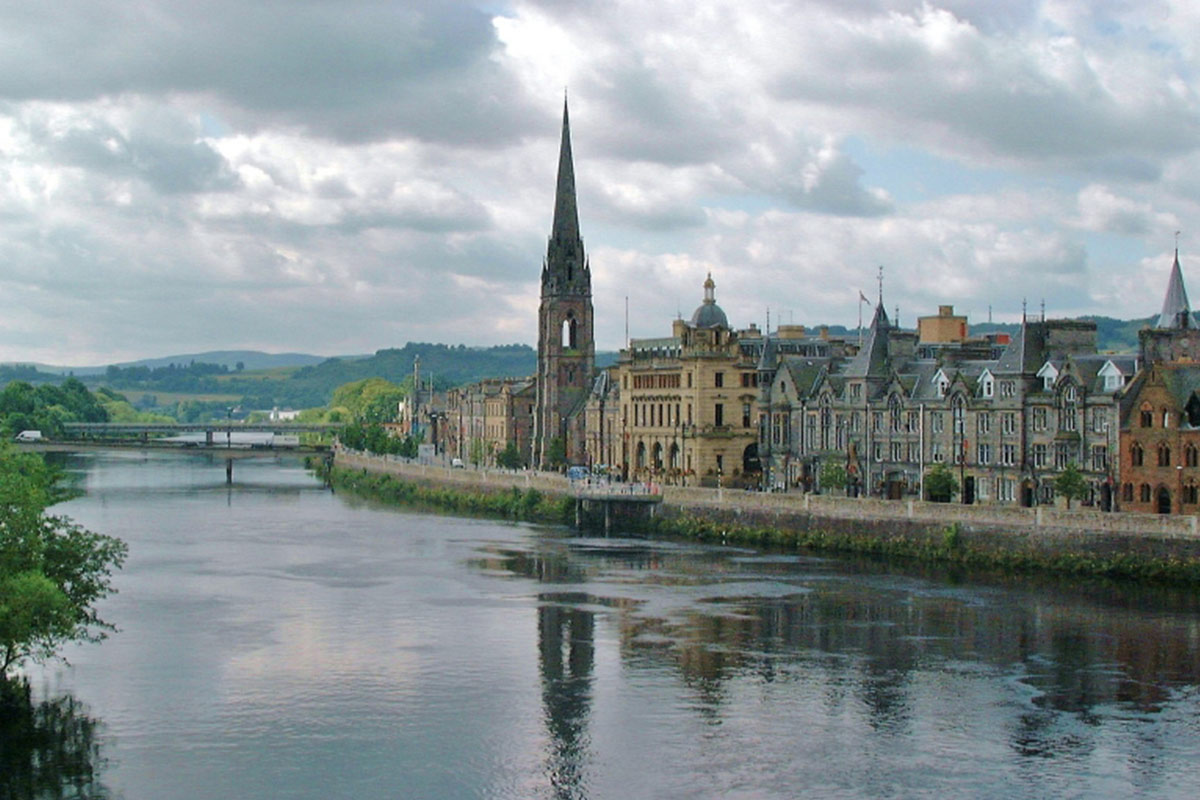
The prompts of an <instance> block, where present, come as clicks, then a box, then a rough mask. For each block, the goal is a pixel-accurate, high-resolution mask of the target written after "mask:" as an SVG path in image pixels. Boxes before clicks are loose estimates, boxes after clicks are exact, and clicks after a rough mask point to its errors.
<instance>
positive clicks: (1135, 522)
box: [335, 450, 1200, 558]
mask: <svg viewBox="0 0 1200 800" xmlns="http://www.w3.org/2000/svg"><path fill="white" fill-rule="evenodd" d="M335 458H336V464H337V466H339V467H348V468H352V469H358V468H361V469H366V470H368V471H372V472H387V473H392V474H395V475H399V476H403V477H404V478H405V479H406V480H412V481H418V482H421V483H427V484H430V485H443V486H454V487H458V488H461V489H464V490H470V491H483V492H502V491H511V489H512V487H517V488H520V489H522V490H524V489H531V488H532V489H537V490H538V491H540V492H544V493H547V494H558V495H568V494H571V493H572V490H571V486H570V484H569V482H568V481H567V480H566V478H565V477H563V476H562V475H559V474H558V473H553V472H535V471H528V470H515V471H510V470H476V469H470V468H467V469H451V468H447V467H441V466H427V465H421V464H416V463H413V462H410V461H406V460H403V459H397V458H395V457H384V456H371V455H365V454H362V453H353V452H349V451H346V450H340V451H338V452H337V454H336V457H335ZM662 492H663V504H662V507H661V509H660V510H659V513H661V514H663V515H666V516H680V515H691V516H695V517H700V518H703V519H708V520H711V521H713V522H718V523H721V522H728V523H729V524H731V525H732V524H736V525H745V526H751V527H774V528H778V529H782V530H794V531H813V530H821V531H827V532H829V533H850V534H858V535H864V534H865V535H877V536H881V537H897V536H901V537H905V538H910V539H914V540H918V541H923V540H931V539H933V538H935V537H940V536H942V535H943V532H944V531H945V530H946V528H947V526H949V525H951V524H952V523H958V526H959V529H960V531H961V536H962V537H963V540H964V541H965V542H968V543H971V544H976V545H980V546H984V547H993V548H1005V549H1011V548H1014V547H1019V548H1021V549H1023V550H1032V551H1040V552H1045V553H1050V554H1055V553H1063V552H1070V553H1083V554H1089V555H1097V556H1108V555H1112V554H1117V553H1136V554H1139V555H1143V556H1149V557H1156V558H1196V557H1200V531H1198V529H1197V518H1196V517H1195V516H1191V515H1166V514H1163V515H1159V514H1142V513H1133V512H1119V513H1104V512H1100V511H1094V510H1091V509H1087V508H1073V509H1070V510H1068V509H1062V508H1051V507H1048V506H1040V507H1037V508H1014V507H1008V506H986V505H972V506H965V505H960V504H954V503H929V502H923V501H920V500H878V499H874V498H848V497H832V496H828V495H805V494H770V493H764V492H745V491H739V490H721V489H705V488H699V487H680V486H664V487H662Z"/></svg>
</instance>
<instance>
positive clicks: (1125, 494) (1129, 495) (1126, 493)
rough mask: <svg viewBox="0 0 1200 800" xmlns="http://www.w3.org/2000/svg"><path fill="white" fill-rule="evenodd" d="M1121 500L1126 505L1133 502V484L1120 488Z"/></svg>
mask: <svg viewBox="0 0 1200 800" xmlns="http://www.w3.org/2000/svg"><path fill="white" fill-rule="evenodd" d="M1121 499H1122V500H1124V501H1125V502H1126V503H1132V502H1133V484H1132V483H1127V484H1125V485H1124V486H1123V487H1121Z"/></svg>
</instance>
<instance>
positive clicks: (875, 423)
mask: <svg viewBox="0 0 1200 800" xmlns="http://www.w3.org/2000/svg"><path fill="white" fill-rule="evenodd" d="M871 432H872V433H883V412H882V411H872V412H871Z"/></svg>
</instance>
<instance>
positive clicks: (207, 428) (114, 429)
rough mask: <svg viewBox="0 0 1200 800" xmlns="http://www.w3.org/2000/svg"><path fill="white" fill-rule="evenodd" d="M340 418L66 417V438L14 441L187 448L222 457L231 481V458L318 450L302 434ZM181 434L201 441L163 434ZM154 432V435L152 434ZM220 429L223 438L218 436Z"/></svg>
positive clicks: (331, 428)
mask: <svg viewBox="0 0 1200 800" xmlns="http://www.w3.org/2000/svg"><path fill="white" fill-rule="evenodd" d="M341 427H342V424H341V423H297V422H233V421H231V420H226V421H223V422H222V421H213V420H209V421H207V422H151V423H146V422H141V423H136V422H66V423H63V428H64V432H65V433H66V435H67V436H68V437H70V438H69V440H63V441H53V440H47V439H42V440H39V441H37V442H29V443H18V444H17V446H18V447H20V448H22V449H29V450H39V451H43V452H50V451H79V450H108V449H129V448H136V449H139V450H145V449H154V450H187V451H189V452H194V453H210V454H216V455H218V456H219V457H220V458H223V459H224V460H225V480H226V482H227V483H233V462H234V460H236V459H242V458H254V457H262V456H265V455H269V454H273V453H274V454H278V453H280V452H289V453H323V452H327V450H328V448H326V447H311V446H304V445H301V444H300V442H299V434H301V433H333V432H335V431H337V430H339V429H340V428H341ZM184 433H203V434H204V442H203V443H201V442H198V441H180V440H173V441H172V440H170V439H167V438H165V437H168V436H171V435H179V434H184ZM234 433H269V434H274V435H275V436H287V435H288V434H293V435H296V438H294V439H291V440H290V441H287V442H279V441H273V442H261V443H257V442H256V443H250V444H246V443H236V444H235V443H233V442H232V441H231V435H232V434H234ZM152 434H153V436H152ZM219 434H225V440H224V441H220V440H218V439H217V436H218V435H219Z"/></svg>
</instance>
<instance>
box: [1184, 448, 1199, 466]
mask: <svg viewBox="0 0 1200 800" xmlns="http://www.w3.org/2000/svg"><path fill="white" fill-rule="evenodd" d="M1198 455H1200V453H1198V452H1197V450H1196V445H1194V444H1189V445H1188V446H1187V448H1186V449H1184V451H1183V460H1184V464H1186V465H1187V466H1189V467H1194V466H1197V464H1198V463H1200V462H1198V460H1197V456H1198Z"/></svg>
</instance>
